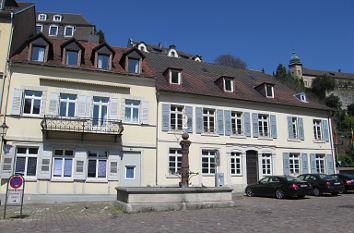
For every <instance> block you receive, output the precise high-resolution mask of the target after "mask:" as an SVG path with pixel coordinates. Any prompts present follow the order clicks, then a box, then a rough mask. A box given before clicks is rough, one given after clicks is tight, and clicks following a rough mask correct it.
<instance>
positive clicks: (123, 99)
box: [121, 98, 125, 121]
mask: <svg viewBox="0 0 354 233" xmlns="http://www.w3.org/2000/svg"><path fill="white" fill-rule="evenodd" d="M121 109H122V111H121V120H122V121H125V98H122V101H121Z"/></svg>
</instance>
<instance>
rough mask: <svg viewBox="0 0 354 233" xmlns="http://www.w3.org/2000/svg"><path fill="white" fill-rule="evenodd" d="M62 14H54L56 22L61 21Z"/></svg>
mask: <svg viewBox="0 0 354 233" xmlns="http://www.w3.org/2000/svg"><path fill="white" fill-rule="evenodd" d="M61 20H62V16H61V15H54V16H53V21H54V22H61Z"/></svg>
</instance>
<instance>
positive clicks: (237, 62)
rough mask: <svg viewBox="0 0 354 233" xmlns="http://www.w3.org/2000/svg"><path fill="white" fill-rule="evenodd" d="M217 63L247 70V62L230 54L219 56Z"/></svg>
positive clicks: (216, 59)
mask: <svg viewBox="0 0 354 233" xmlns="http://www.w3.org/2000/svg"><path fill="white" fill-rule="evenodd" d="M215 63H216V64H219V65H224V66H230V67H233V68H238V69H243V70H245V69H246V68H247V64H246V62H244V61H242V60H241V59H240V58H237V57H234V56H232V55H230V54H224V55H220V56H218V57H217V58H215Z"/></svg>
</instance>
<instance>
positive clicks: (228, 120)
mask: <svg viewBox="0 0 354 233" xmlns="http://www.w3.org/2000/svg"><path fill="white" fill-rule="evenodd" d="M224 119H225V135H226V136H230V135H231V111H229V110H225V111H224Z"/></svg>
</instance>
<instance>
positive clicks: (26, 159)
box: [15, 147, 38, 177]
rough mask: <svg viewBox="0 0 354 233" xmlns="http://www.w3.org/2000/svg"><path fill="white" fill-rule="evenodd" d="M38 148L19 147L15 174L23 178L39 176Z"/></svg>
mask: <svg viewBox="0 0 354 233" xmlns="http://www.w3.org/2000/svg"><path fill="white" fill-rule="evenodd" d="M37 156H38V148H34V147H17V151H16V168H15V173H16V174H21V175H23V176H33V177H34V176H36V175H37Z"/></svg>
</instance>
